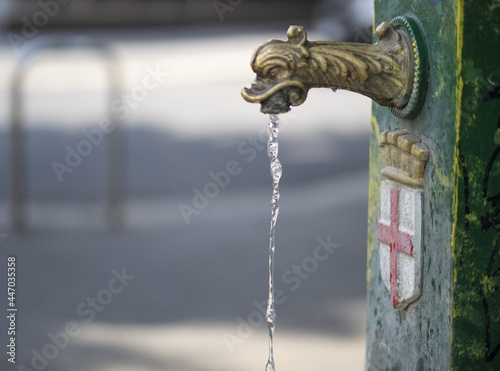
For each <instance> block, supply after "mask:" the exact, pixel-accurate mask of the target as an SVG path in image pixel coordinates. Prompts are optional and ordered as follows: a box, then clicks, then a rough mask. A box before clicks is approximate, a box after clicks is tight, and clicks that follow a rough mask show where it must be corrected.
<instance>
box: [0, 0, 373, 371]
mask: <svg viewBox="0 0 500 371" xmlns="http://www.w3.org/2000/svg"><path fill="white" fill-rule="evenodd" d="M54 1H55V0H54ZM13 3H14V2H12V4H11V3H10V2H7V1H5V2H3V3H2V4H3V5H2V6H3V7H4V9H3V12H2V14H3V18H2V19H3V25H4V29H3V31H2V37H1V38H0V179H1V180H2V182H1V184H2V185H1V186H0V232H1V233H0V251H1V256H0V257H1V259H2V260H1V261H0V283H1V285H6V282H7V281H6V275H7V272H6V269H7V257H8V256H16V259H17V287H16V289H17V293H16V295H17V300H16V303H17V307H18V312H17V334H16V335H17V359H16V360H17V364H16V365H15V367H14V366H13V365H12V364H10V363H8V362H7V361H6V356H5V354H4V356H2V358H1V359H0V363H1V365H2V366H1V367H0V368H1V369H2V370H3V369H5V370H18V369H19V368H18V367H19V366H21V365H23V366H25V367H26V369H27V370H30V369H32V370H35V369H36V370H51V371H95V370H99V371H118V370H119V371H159V370H166V371H212V370H213V371H234V370H240V371H247V370H248V371H250V370H259V369H260V370H262V369H264V366H265V362H266V359H267V329H266V328H265V324H264V321H263V315H262V313H261V309H259V308H261V306H262V305H260V303H262V302H264V301H265V300H266V297H267V264H268V241H269V222H270V198H271V178H270V174H269V164H268V161H269V159H268V157H267V154H266V150H265V144H266V140H267V132H268V129H267V122H268V117H266V116H265V115H263V114H261V113H260V112H259V106H258V105H252V104H248V103H246V102H245V101H244V100H243V99H242V98H241V96H240V90H241V88H242V87H244V86H247V87H248V86H249V85H250V84H251V81H252V80H253V79H254V74H253V72H252V71H251V69H250V67H249V61H250V57H251V55H252V52H253V50H254V49H255V48H256V47H257V46H258V45H259V44H261V43H263V42H265V41H267V40H270V39H273V38H275V39H286V30H287V28H288V25H290V24H303V25H304V26H305V27H306V29H307V30H311V31H310V32H309V39H310V40H353V38H354V39H355V40H354V41H358V42H367V41H370V40H369V39H370V38H371V36H367V33H370V32H371V23H370V21H371V13H372V7H371V2H368V3H367V2H363V1H357V2H351V3H352V4H350V3H349V2H346V1H322V2H320V1H317V2H305V1H291V2H284V1H281V2H280V1H267V2H264V1H261V2H259V1H254V2H252V1H250V0H243V1H240V2H238V1H233V2H229V1H222V2H216V1H163V2H162V1H155V0H151V1H90V0H89V1H87V2H84V1H81V2H78V4H79V5H78V6H77V5H76V0H75V2H71V1H66V2H64V1H61V3H60V4H59V3H58V4H59V5H58V6H59V8H58V10H57V12H56V11H55V10H54V9H55V8H52V10H53V11H54V15H51V14H50V12H48V11H46V10H44V9H46V8H43V7H40V3H37V2H34V1H32V2H30V1H27V0H26V1H24V2H19V3H18V5H15V4H13ZM42 3H43V4H49V3H51V4H52V3H53V2H51V1H46V2H42ZM63 3H65V4H64V5H62V4H63ZM85 3H86V7H85V6H84V5H85ZM219 3H223V4H225V5H226V8H224V7H222V8H220V6H221V4H219ZM9 4H11V7H10V8H8V5H9ZM229 4H233V5H229ZM217 6H219V8H217ZM228 7H229V8H231V10H229V8H228ZM165 9H170V10H168V11H166V10H165ZM175 9H177V10H175ZM221 9H226V10H225V11H224V12H222V10H221ZM305 9H306V10H307V12H305ZM356 9H357V10H356ZM49 10H50V8H49ZM0 11H1V9H0ZM43 11H45V13H46V14H49V15H48V16H47V23H46V25H44V26H43V27H37V26H36V25H35V27H36V28H37V30H38V31H37V32H36V35H35V36H33V37H32V38H26V34H23V32H25V31H26V30H27V28H26V27H27V26H26V24H27V23H26V21H25V20H24V19H27V20H28V21H30V20H31V22H33V21H37V20H38V22H41V21H42V20H43V17H42V16H41V15H40V14H39V15H38V16H37V14H38V13H39V12H43ZM86 12H87V13H86ZM221 12H222V13H221ZM353 12H355V13H353ZM134 14H135V16H134ZM352 14H358V16H359V17H355V16H353V15H352ZM221 15H222V16H221ZM23 17H25V18H23ZM37 17H39V18H37ZM40 17H42V18H40ZM335 20H336V21H335ZM33 24H34V23H33ZM40 24H42V23H40ZM332 25H335V26H332ZM339 25H341V27H340V26H339ZM23 27H24V28H23ZM23 30H24V31H23ZM366 30H368V31H366ZM13 34H16V35H21V36H22V37H23V38H24V39H26V40H24V41H23V44H22V45H20V44H19V45H18V44H15V43H14V46H13V41H12V40H18V41H19V40H20V39H16V38H13ZM9 35H10V36H9ZM78 35H86V36H88V37H92V38H94V39H96V40H99V41H100V42H106V43H107V44H108V45H109V46H110V47H111V48H112V50H113V51H114V52H115V54H116V56H117V61H118V62H116V66H114V67H115V68H116V70H117V71H119V73H120V75H121V76H122V78H123V83H122V84H121V86H113V89H115V91H121V93H120V94H119V95H118V96H119V97H121V100H120V104H119V105H117V106H116V107H120V108H121V111H120V113H121V114H122V117H121V118H120V119H119V120H118V122H116V125H119V126H120V127H121V128H123V134H124V152H123V161H124V163H125V170H126V172H125V175H126V176H125V178H124V179H122V183H123V185H124V190H125V203H124V209H123V215H124V223H123V226H122V227H121V228H119V229H118V230H116V231H110V230H108V228H107V224H106V213H105V210H106V174H107V172H108V171H109V169H107V167H106V150H107V145H108V143H107V142H106V139H107V137H108V136H109V134H107V133H105V132H102V131H101V134H102V141H99V140H97V139H98V138H99V135H98V134H96V133H97V131H98V130H100V128H101V126H100V125H101V124H102V121H103V119H105V118H107V117H108V113H107V110H108V109H109V102H108V101H107V94H108V92H107V86H106V75H105V73H104V71H103V68H102V63H101V62H100V60H99V59H98V58H97V57H96V54H95V53H94V52H92V51H91V50H89V49H86V48H80V47H73V48H61V49H59V50H57V51H48V52H45V53H41V54H40V55H39V56H37V57H36V58H35V59H34V60H33V63H32V64H31V65H30V66H29V70H28V72H27V73H26V80H25V83H24V85H23V88H22V97H23V99H24V105H23V110H22V112H23V122H24V135H25V136H24V137H25V139H26V144H25V150H24V153H25V164H24V168H23V169H24V170H23V171H25V174H26V182H25V187H26V199H27V202H26V215H25V216H26V217H25V220H26V231H25V232H24V233H18V232H16V231H15V230H13V229H12V228H11V225H10V185H9V184H10V152H9V144H10V143H11V138H12V135H11V134H12V131H11V127H10V116H9V115H10V110H11V108H10V107H11V103H12V99H11V98H12V95H11V91H10V89H11V83H12V76H13V71H14V70H15V66H16V63H17V60H18V58H19V56H20V55H22V53H23V52H24V51H25V50H27V49H26V48H29V47H32V46H33V45H36V43H37V42H38V41H37V40H40V38H41V37H42V36H43V37H45V36H49V37H54V36H57V37H63V38H65V39H68V40H73V37H74V36H78ZM16 49H17V50H16ZM146 76H152V77H151V78H149V80H148V81H149V82H157V84H154V88H151V89H146V90H145V89H139V88H138V87H140V86H144V81H145V78H146ZM139 92H142V93H144V92H146V93H145V94H142V95H138V93H139ZM122 94H125V95H122ZM134 97H136V98H138V97H139V98H140V99H136V98H134ZM124 107H128V109H126V108H124ZM370 108H371V103H370V100H369V99H368V98H364V97H362V96H357V95H355V94H352V93H349V92H343V91H339V92H337V93H335V94H334V93H333V92H332V91H327V90H313V91H311V92H310V93H309V97H308V99H307V101H306V102H305V103H304V105H303V106H300V107H297V108H294V109H293V110H292V111H291V112H289V113H287V114H285V115H282V116H281V126H282V130H281V131H280V139H279V142H280V154H279V157H280V161H281V163H282V165H283V176H282V178H281V186H280V188H281V200H280V209H281V210H280V215H279V218H278V224H277V252H276V259H277V261H276V281H277V289H279V290H280V291H281V292H282V295H281V297H280V299H281V300H280V303H279V304H278V305H277V329H276V341H275V358H276V362H277V369H278V370H287V371H293V370H342V371H348V370H360V369H362V368H363V364H364V352H365V349H364V347H365V344H364V323H365V310H366V308H365V291H366V286H365V277H366V272H365V271H366V218H367V203H368V144H369V129H370ZM96 130H97V131H96ZM85 133H87V134H85ZM88 133H94V135H96V136H94V140H95V143H97V144H92V146H91V147H90V153H89V154H86V155H85V156H80V157H81V161H80V163H79V164H78V165H76V166H74V167H71V172H63V173H60V175H59V176H58V175H57V174H56V171H55V170H54V163H55V162H57V163H60V164H63V165H66V166H68V164H67V156H68V153H69V152H70V151H72V150H75V151H77V150H78V149H82V148H83V147H82V144H81V143H82V142H83V141H90V140H89V137H88ZM96 138H97V139H96ZM68 148H69V149H68ZM68 168H70V167H69V166H68ZM229 169H236V170H235V171H234V174H230V172H231V171H230V170H229ZM16 171H19V170H18V169H16ZM227 174H229V175H227ZM215 178H216V179H218V181H217V180H215ZM200 195H201V196H200ZM318 246H329V248H330V251H328V248H325V247H323V248H322V250H321V251H322V253H325V252H328V254H325V255H321V257H320V256H319V255H318V251H319V250H318V249H319V248H318ZM4 291H5V290H4ZM4 295H5V294H4ZM0 302H3V303H4V307H5V309H6V308H7V296H6V295H5V296H4V299H3V300H1V299H0ZM0 308H1V307H0ZM0 325H1V326H0V339H2V344H3V343H5V344H7V343H8V336H7V321H6V320H5V319H4V320H2V321H0ZM37 367H38V368H37Z"/></svg>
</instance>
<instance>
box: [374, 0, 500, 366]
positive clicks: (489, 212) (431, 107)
mask: <svg viewBox="0 0 500 371" xmlns="http://www.w3.org/2000/svg"><path fill="white" fill-rule="evenodd" d="M397 16H407V17H410V18H411V19H414V20H415V21H416V23H417V24H419V26H420V29H421V30H422V31H423V32H422V33H423V34H424V35H425V39H426V44H427V51H428V64H429V66H428V80H427V81H428V86H427V88H426V90H427V92H426V94H425V100H424V102H423V106H422V108H421V110H420V112H419V113H418V114H417V116H416V117H414V118H411V119H408V118H398V117H396V116H395V115H394V114H393V113H392V112H391V110H390V109H388V108H386V107H382V106H380V105H378V104H376V103H373V115H372V123H371V141H370V191H369V192H370V201H369V222H368V267H367V285H368V309H367V311H368V313H367V349H366V370H369V371H373V370H418V371H420V370H464V371H465V370H467V371H469V370H500V139H499V138H500V92H499V86H500V1H498V0H467V1H465V0H400V1H388V0H375V19H374V24H375V25H378V24H380V23H381V22H383V21H386V20H390V19H394V18H395V17H397ZM422 72H424V71H422ZM419 161H421V162H420V163H419ZM419 164H420V165H419ZM418 166H420V168H418ZM424 169H425V170H424ZM419 181H420V183H419ZM412 182H413V183H412Z"/></svg>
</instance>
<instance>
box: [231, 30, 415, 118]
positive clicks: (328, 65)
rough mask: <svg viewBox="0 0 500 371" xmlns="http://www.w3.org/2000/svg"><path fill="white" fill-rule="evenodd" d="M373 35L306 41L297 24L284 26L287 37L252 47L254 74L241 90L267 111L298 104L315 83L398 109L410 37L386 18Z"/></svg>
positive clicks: (407, 91)
mask: <svg viewBox="0 0 500 371" xmlns="http://www.w3.org/2000/svg"><path fill="white" fill-rule="evenodd" d="M376 34H377V36H378V42H377V43H376V44H373V45H370V44H359V43H345V42H327V41H319V42H310V41H308V40H307V34H306V31H305V30H304V28H303V27H302V26H290V28H289V29H288V32H287V36H288V40H287V41H280V40H271V41H269V42H267V43H265V44H263V45H261V46H260V47H258V48H257V49H256V50H255V52H254V54H253V57H252V61H251V67H252V69H253V71H254V72H255V73H256V74H257V77H256V79H255V81H254V82H253V83H252V86H251V88H249V89H248V88H244V89H243V90H242V92H241V94H242V96H243V98H244V99H245V100H246V101H248V102H251V103H261V111H262V112H263V113H273V114H276V113H283V112H287V111H289V110H290V106H298V105H300V104H302V103H304V101H305V100H306V98H307V93H308V91H309V89H311V88H318V87H323V88H331V89H334V90H336V89H346V90H350V91H354V92H357V93H359V94H363V95H365V96H368V97H370V98H371V99H373V100H374V101H375V102H377V103H378V104H380V105H382V106H389V107H395V108H398V109H399V108H402V107H404V106H405V105H406V104H407V103H408V100H409V98H410V95H411V92H412V84H413V74H414V63H413V57H414V56H413V54H412V51H413V48H412V45H411V40H410V38H409V37H408V36H407V34H405V33H404V32H401V31H399V30H398V29H397V28H396V27H395V26H393V25H392V24H390V23H387V22H383V23H382V24H381V25H380V26H379V27H377V30H376Z"/></svg>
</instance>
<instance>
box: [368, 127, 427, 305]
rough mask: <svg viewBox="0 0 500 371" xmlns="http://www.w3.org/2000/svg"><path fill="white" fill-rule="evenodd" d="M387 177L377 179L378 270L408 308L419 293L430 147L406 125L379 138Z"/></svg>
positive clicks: (392, 296) (396, 299) (396, 302)
mask: <svg viewBox="0 0 500 371" xmlns="http://www.w3.org/2000/svg"><path fill="white" fill-rule="evenodd" d="M379 144H380V147H382V148H383V150H384V155H385V156H384V160H385V163H386V167H385V168H384V169H383V170H382V174H383V175H384V176H385V177H386V178H387V179H388V180H387V181H383V182H382V184H381V200H380V203H381V207H380V220H379V221H378V225H377V238H378V241H379V242H380V250H379V255H380V271H381V274H382V281H383V282H384V285H385V287H387V289H388V290H389V293H390V299H391V302H392V305H393V306H394V308H406V307H407V306H408V305H409V304H410V303H412V302H414V301H415V300H417V299H418V298H419V297H420V294H421V289H420V287H421V274H420V272H421V261H422V248H421V246H422V241H421V238H422V236H421V232H422V191H423V177H424V171H425V165H426V163H427V160H428V158H429V150H428V149H427V147H426V146H425V145H423V144H422V143H421V142H420V140H419V139H418V138H417V137H415V136H414V135H411V134H409V133H408V132H407V131H403V130H398V131H392V132H384V133H382V134H381V135H380V138H379Z"/></svg>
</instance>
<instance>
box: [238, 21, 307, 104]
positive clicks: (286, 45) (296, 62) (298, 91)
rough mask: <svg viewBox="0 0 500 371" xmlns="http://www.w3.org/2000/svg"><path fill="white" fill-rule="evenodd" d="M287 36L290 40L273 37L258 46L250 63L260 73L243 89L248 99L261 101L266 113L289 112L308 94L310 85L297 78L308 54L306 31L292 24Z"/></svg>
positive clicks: (242, 92) (251, 101)
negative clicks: (249, 85) (274, 38)
mask: <svg viewBox="0 0 500 371" xmlns="http://www.w3.org/2000/svg"><path fill="white" fill-rule="evenodd" d="M287 36H288V41H280V40H272V41H269V42H267V43H265V44H263V45H261V46H260V47H258V48H257V50H255V52H254V54H253V57H252V61H251V63H250V64H251V67H252V70H253V71H254V72H255V73H256V74H257V77H256V79H255V80H254V82H253V83H252V86H251V87H250V88H244V89H243V90H242V91H241V95H242V96H243V98H244V99H245V100H246V101H247V102H250V103H260V104H261V112H263V113H269V114H277V113H284V112H288V111H289V110H290V107H291V106H298V105H300V104H302V103H304V101H305V100H306V98H307V91H308V89H307V87H306V86H305V84H304V83H303V82H301V81H300V80H299V79H296V78H295V77H296V74H297V70H298V68H299V67H300V65H301V61H303V60H304V58H308V57H309V51H308V50H307V49H306V48H305V47H304V45H305V44H306V42H307V35H306V32H305V31H304V29H303V28H302V26H290V28H289V29H288V32H287Z"/></svg>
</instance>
